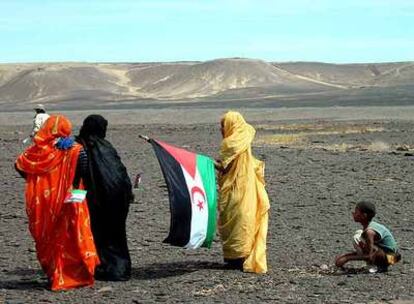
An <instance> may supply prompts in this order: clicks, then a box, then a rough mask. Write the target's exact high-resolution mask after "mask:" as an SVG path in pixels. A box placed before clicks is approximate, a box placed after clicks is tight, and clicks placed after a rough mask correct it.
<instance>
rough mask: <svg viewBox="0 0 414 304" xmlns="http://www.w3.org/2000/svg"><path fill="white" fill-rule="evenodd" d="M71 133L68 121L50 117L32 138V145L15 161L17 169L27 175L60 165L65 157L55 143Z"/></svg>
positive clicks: (56, 116)
mask: <svg viewBox="0 0 414 304" xmlns="http://www.w3.org/2000/svg"><path fill="white" fill-rule="evenodd" d="M71 132H72V124H71V122H70V121H69V119H67V118H66V117H65V116H63V115H52V116H50V117H49V118H48V119H47V120H46V122H45V124H44V125H43V127H42V128H41V129H40V130H39V132H37V133H36V135H35V136H34V138H33V145H32V146H30V147H29V148H28V149H27V150H26V151H25V152H24V153H22V154H21V155H20V156H19V158H18V159H17V162H16V166H17V168H18V169H19V170H20V171H23V172H25V173H29V174H41V173H45V172H48V171H50V170H51V169H53V168H54V167H56V166H57V165H58V164H60V163H61V161H62V159H63V157H64V155H65V153H64V151H62V150H59V149H58V148H57V147H56V146H55V144H56V142H57V141H58V139H59V138H62V137H68V136H69V135H70V134H71Z"/></svg>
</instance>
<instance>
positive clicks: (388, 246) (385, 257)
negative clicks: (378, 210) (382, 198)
mask: <svg viewBox="0 0 414 304" xmlns="http://www.w3.org/2000/svg"><path fill="white" fill-rule="evenodd" d="M374 216H375V206H374V205H373V204H372V203H369V202H359V203H358V204H357V205H356V207H355V211H354V212H352V217H353V218H354V221H355V222H357V223H360V224H361V225H362V227H363V230H358V231H357V232H356V233H355V235H354V248H355V251H354V252H350V253H346V254H343V255H340V256H338V257H337V258H336V260H335V265H336V266H337V267H342V266H344V265H345V264H346V263H348V262H349V261H365V262H367V264H368V265H373V266H376V267H377V271H380V272H384V271H387V270H388V266H390V265H394V264H395V263H397V262H398V261H400V259H401V255H400V254H399V252H398V246H397V242H396V241H395V239H394V237H393V236H392V234H391V232H390V231H389V230H388V228H387V227H385V226H384V225H381V224H379V223H377V222H374V221H373V220H372V219H373V218H374ZM373 269H374V268H373ZM370 272H371V270H370ZM372 272H375V269H374V270H372Z"/></svg>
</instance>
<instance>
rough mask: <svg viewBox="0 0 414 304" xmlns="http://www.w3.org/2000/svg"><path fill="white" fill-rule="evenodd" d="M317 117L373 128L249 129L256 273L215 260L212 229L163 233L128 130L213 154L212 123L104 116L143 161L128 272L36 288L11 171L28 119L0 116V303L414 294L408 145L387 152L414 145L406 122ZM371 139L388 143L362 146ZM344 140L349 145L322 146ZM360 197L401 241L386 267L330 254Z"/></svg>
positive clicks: (345, 299)
mask: <svg viewBox="0 0 414 304" xmlns="http://www.w3.org/2000/svg"><path fill="white" fill-rule="evenodd" d="M110 123H111V120H110ZM173 123H174V122H173ZM259 123H260V122H255V125H258V124H259ZM289 123H290V122H284V123H283V124H284V125H289ZM292 123H293V122H292ZM307 123H309V122H307ZM310 123H311V124H312V123H315V122H314V121H313V122H310ZM319 123H320V122H319ZM262 124H263V125H266V126H267V127H263V128H260V129H259V131H258V137H260V136H264V135H272V134H273V133H275V132H276V131H275V129H272V126H273V127H275V126H277V125H278V123H276V122H262ZM322 124H324V125H333V126H334V127H338V126H345V127H348V126H361V125H364V126H367V125H369V126H371V125H372V126H374V127H376V128H377V127H379V128H380V129H381V128H382V129H383V130H382V131H377V132H363V133H354V134H345V133H340V134H334V132H332V133H330V134H310V135H309V136H308V137H307V141H306V142H305V143H304V144H301V145H296V144H292V145H289V144H287V145H279V144H267V143H266V142H263V141H262V142H261V143H260V141H259V140H258V143H256V144H255V147H254V152H255V154H256V156H257V157H258V158H261V159H264V160H265V161H266V176H267V190H268V193H269V196H270V199H271V212H270V225H269V235H268V262H269V272H268V274H266V275H255V274H245V273H241V272H238V271H229V270H224V269H222V254H221V247H220V241H219V238H218V237H217V238H216V241H215V243H214V244H213V247H212V249H210V250H207V249H201V250H197V251H187V250H183V249H180V248H174V247H169V246H167V245H164V244H162V240H163V238H164V237H165V236H166V234H167V230H168V226H169V211H168V201H167V195H166V190H165V188H164V181H163V179H162V176H161V171H160V169H159V166H158V163H157V161H156V159H155V156H154V153H153V152H152V150H151V147H150V145H148V144H146V143H145V142H142V141H141V140H139V139H138V134H141V133H143V134H146V135H149V136H152V137H155V138H159V139H162V140H165V141H168V142H170V143H173V144H177V145H181V146H186V147H188V148H189V149H192V150H196V151H199V152H203V153H205V154H209V155H212V156H217V151H218V147H219V143H220V137H219V130H218V126H217V125H212V124H202V125H196V124H187V125H183V124H180V122H177V124H170V125H162V124H151V125H147V126H143V125H113V126H110V129H109V134H108V138H109V140H110V141H111V142H112V143H113V144H114V145H115V147H117V148H118V150H119V153H120V155H121V157H122V159H123V161H124V162H125V164H126V166H127V168H128V169H129V173H130V175H131V177H133V176H134V175H135V174H137V173H138V172H143V179H142V185H141V188H140V189H139V190H136V192H135V194H136V202H135V204H133V205H132V206H131V210H130V215H129V218H128V235H129V245H130V250H131V255H132V259H133V276H132V279H131V280H130V281H129V282H123V283H106V282H96V284H95V286H94V287H93V288H83V289H77V290H72V291H68V292H58V293H57V292H51V291H49V290H47V289H46V281H45V279H44V277H43V275H42V273H41V272H40V271H39V265H38V263H37V260H36V256H35V252H34V245H33V241H32V238H31V236H30V235H29V232H28V224H27V219H26V214H25V209H24V201H23V187H24V181H23V180H22V179H21V178H19V177H18V175H17V174H16V173H15V172H14V170H13V161H14V159H15V157H16V155H17V154H18V153H19V152H20V151H21V148H22V147H21V145H20V142H19V140H21V139H22V138H23V135H22V134H23V132H25V133H26V132H27V129H28V128H29V126H18V127H14V126H1V127H0V168H1V175H0V189H1V199H0V222H1V224H0V303H3V302H4V303H15V304H17V303H88V304H89V303H152V302H166V303H172V302H183V303H184V302H200V303H205V302H206V303H213V302H217V303H238V302H243V303H250V302H255V303H260V302H274V303H369V302H372V303H381V302H390V301H394V300H397V299H400V300H410V299H413V300H414V285H413V283H414V264H413V263H414V260H413V254H412V253H413V250H414V245H413V236H414V207H413V197H414V196H413V193H414V188H413V183H414V178H413V176H414V158H413V157H412V156H410V154H411V152H412V151H397V148H398V147H400V148H401V145H403V144H405V145H409V146H410V147H411V148H412V147H414V136H413V128H414V122H402V121H383V122H376V123H375V124H374V123H373V122H367V121H365V122H362V121H357V122H340V123H339V122H335V123H332V122H329V121H324V122H322ZM19 132H20V133H19ZM284 132H285V131H284ZM378 142H381V143H384V146H385V147H386V148H381V149H378V150H375V149H372V148H369V147H371V146H372V143H378ZM343 143H345V144H346V145H350V146H353V147H354V148H353V149H344V150H343V151H339V150H338V151H336V150H335V149H328V147H329V146H332V145H335V144H343ZM321 145H322V146H323V147H321ZM367 147H368V148H367ZM405 148H406V147H405ZM405 148H403V149H400V150H404V149H405ZM360 199H369V200H371V201H372V202H375V203H376V205H377V209H378V213H379V214H378V220H379V221H380V222H383V223H384V224H387V225H389V226H390V227H391V229H392V231H393V233H394V234H395V237H396V238H397V241H398V242H399V245H400V247H401V252H402V255H403V260H402V262H401V263H399V264H397V265H396V266H395V267H393V268H392V269H391V270H390V271H389V272H388V273H385V274H367V273H366V272H364V271H348V272H341V271H337V270H335V269H334V267H333V261H334V258H335V255H337V254H339V253H341V252H344V251H347V250H349V249H350V248H351V237H352V234H353V232H354V230H356V229H357V228H359V227H358V226H357V225H356V224H355V223H353V221H352V218H351V211H352V209H353V204H352V202H353V201H357V200H360ZM325 265H328V267H325ZM360 266H361V264H358V265H356V267H360Z"/></svg>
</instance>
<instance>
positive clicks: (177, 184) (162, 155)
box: [149, 139, 217, 249]
mask: <svg viewBox="0 0 414 304" xmlns="http://www.w3.org/2000/svg"><path fill="white" fill-rule="evenodd" d="M149 141H150V143H151V144H152V147H153V148H154V150H155V154H156V155H157V158H158V161H159V163H160V166H161V170H162V173H163V175H164V178H165V181H166V183H167V188H168V196H169V200H170V210H171V224H170V233H169V234H168V237H167V238H166V239H165V240H164V243H168V244H171V245H174V246H181V247H186V248H193V249H194V248H198V247H208V248H210V246H211V243H212V242H213V238H214V234H215V231H216V209H217V192H216V177H215V172H214V163H213V160H212V159H211V158H209V157H207V156H204V155H201V154H196V153H192V152H189V151H187V150H185V149H181V148H177V147H174V146H172V145H169V144H166V143H164V142H162V141H158V140H154V139H150V140H149Z"/></svg>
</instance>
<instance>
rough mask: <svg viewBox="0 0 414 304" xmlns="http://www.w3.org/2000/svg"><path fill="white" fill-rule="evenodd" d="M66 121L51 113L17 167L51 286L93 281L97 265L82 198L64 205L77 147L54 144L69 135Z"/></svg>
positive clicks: (29, 216) (61, 288)
mask: <svg viewBox="0 0 414 304" xmlns="http://www.w3.org/2000/svg"><path fill="white" fill-rule="evenodd" d="M71 130H72V126H71V123H70V121H69V120H68V119H67V118H66V117H64V116H62V115H56V116H51V117H50V118H49V119H48V120H47V121H46V123H45V124H44V126H43V127H42V129H40V131H39V132H38V133H37V134H36V136H35V137H34V140H33V141H34V144H33V145H32V146H31V147H29V148H28V149H27V150H26V151H25V152H23V153H22V154H21V155H20V156H19V157H18V158H17V161H16V167H17V169H19V170H20V171H23V172H25V173H26V211H27V215H28V218H29V230H30V232H31V234H32V236H33V238H34V240H35V243H36V252H37V257H38V259H39V262H40V264H41V266H42V268H43V271H44V272H45V273H46V275H47V276H48V278H49V281H50V283H51V289H52V290H65V289H70V288H75V287H80V286H88V285H92V284H93V283H94V270H95V267H96V265H98V264H99V259H98V256H97V253H96V249H95V244H94V241H93V237H92V232H91V228H90V222H89V212H88V208H87V204H86V200H85V201H83V202H82V203H64V200H65V197H66V195H67V193H68V192H69V191H70V190H71V189H72V183H73V179H74V176H75V170H76V164H77V160H78V156H79V152H80V149H81V146H80V145H78V144H75V145H74V146H73V147H72V148H70V149H68V150H59V149H57V148H56V147H55V142H56V139H57V138H59V137H66V136H69V135H70V134H71Z"/></svg>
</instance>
